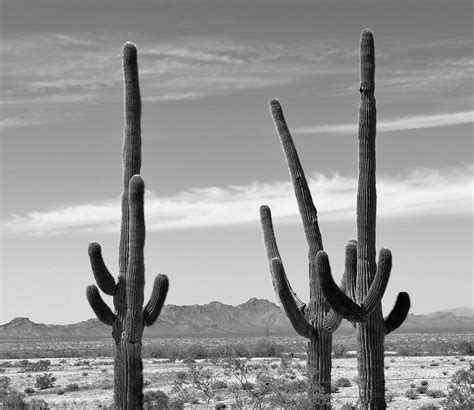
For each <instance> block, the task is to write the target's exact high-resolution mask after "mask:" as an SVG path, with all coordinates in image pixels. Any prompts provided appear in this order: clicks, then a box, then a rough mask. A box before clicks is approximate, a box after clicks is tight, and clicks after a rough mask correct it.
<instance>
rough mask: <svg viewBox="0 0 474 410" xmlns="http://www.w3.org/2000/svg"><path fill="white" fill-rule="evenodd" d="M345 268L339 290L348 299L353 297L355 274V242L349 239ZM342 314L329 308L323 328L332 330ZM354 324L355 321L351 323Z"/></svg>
mask: <svg viewBox="0 0 474 410" xmlns="http://www.w3.org/2000/svg"><path fill="white" fill-rule="evenodd" d="M344 260H345V263H344V265H345V269H344V274H343V275H342V281H341V286H340V289H341V292H343V293H345V294H346V295H347V296H348V297H349V298H350V299H352V300H354V298H355V284H356V282H355V281H356V276H357V242H356V241H355V240H353V239H352V240H350V241H349V243H348V244H347V245H346V255H345V259H344ZM341 321H342V316H341V315H340V314H339V313H337V312H336V311H335V310H334V309H331V310H330V311H329V312H328V313H327V314H326V316H325V318H324V322H323V326H324V330H326V331H328V332H332V331H334V330H336V329H337V328H338V327H339V325H340V324H341ZM353 325H354V326H355V323H353Z"/></svg>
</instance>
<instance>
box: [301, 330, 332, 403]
mask: <svg viewBox="0 0 474 410" xmlns="http://www.w3.org/2000/svg"><path fill="white" fill-rule="evenodd" d="M331 350H332V333H330V332H324V333H322V334H320V335H319V336H318V337H312V338H311V339H309V342H308V359H307V363H308V380H309V385H308V396H309V397H310V399H311V401H312V403H313V406H314V407H313V408H317V409H329V408H331V406H330V404H329V402H328V401H327V400H325V399H323V400H322V401H320V400H321V398H318V393H319V391H322V392H324V393H327V394H329V393H331V368H332V363H331Z"/></svg>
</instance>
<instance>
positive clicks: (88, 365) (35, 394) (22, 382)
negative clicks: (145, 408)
mask: <svg viewBox="0 0 474 410" xmlns="http://www.w3.org/2000/svg"><path fill="white" fill-rule="evenodd" d="M39 360H40V359H34V360H30V362H32V363H35V362H38V361H39ZM48 360H49V361H50V365H49V369H48V370H47V371H46V373H47V374H51V375H52V376H53V377H55V378H56V380H55V381H54V387H51V388H47V389H44V390H41V389H38V388H37V387H35V380H36V376H38V375H43V374H44V373H45V372H34V371H32V372H25V371H24V369H25V362H23V363H22V361H21V360H20V359H12V360H8V361H4V362H3V363H1V365H0V366H1V368H2V369H3V370H4V371H3V373H2V375H1V376H2V377H9V378H10V379H11V388H13V389H16V390H18V391H20V392H24V391H25V390H27V391H28V388H29V389H31V390H30V391H32V392H31V393H28V394H27V395H26V398H25V401H26V402H31V401H34V400H35V399H36V400H38V399H42V400H44V401H45V402H46V403H48V406H49V407H50V408H54V409H56V408H57V409H63V408H87V409H89V408H104V407H105V408H107V407H108V406H110V405H111V403H112V394H113V358H111V357H100V358H91V359H84V358H50V359H48ZM280 363H281V359H280V358H252V359H249V360H248V361H247V363H246V365H247V366H248V367H249V368H250V369H251V370H250V375H251V376H250V377H251V378H252V380H255V376H256V374H257V373H258V370H259V369H261V368H262V367H264V366H266V368H268V369H274V368H275V369H276V368H278V366H279V364H280ZM193 364H194V365H195V366H199V367H201V366H202V368H203V369H209V370H210V371H211V372H212V375H213V378H214V380H220V381H225V382H226V383H230V379H229V377H227V376H226V375H224V373H223V369H222V368H220V367H219V366H216V365H215V364H214V363H213V362H212V361H210V360H208V359H200V360H195V361H194V362H193ZM301 365H304V360H303V359H299V358H294V359H291V360H290V367H294V368H296V367H298V366H301ZM385 366H386V371H385V376H386V386H387V396H388V397H389V400H388V401H390V403H389V408H421V407H424V406H434V407H438V406H439V405H440V403H441V402H442V400H443V399H442V398H432V397H429V396H428V395H427V394H419V395H418V397H417V398H416V399H409V398H407V397H405V392H406V391H407V390H408V389H410V385H412V386H413V385H414V386H416V387H418V386H420V385H421V383H422V381H424V382H423V383H424V384H426V382H427V388H428V389H429V390H441V391H444V392H446V391H447V386H448V383H449V380H450V376H451V375H452V374H453V373H454V372H455V371H456V370H458V369H462V368H467V367H469V358H465V357H461V356H457V357H454V356H421V357H403V356H394V357H390V355H387V357H386V358H385ZM188 371H189V365H188V363H185V362H183V361H182V360H177V361H169V360H167V359H144V385H145V387H144V392H145V394H146V393H147V392H152V391H156V390H161V391H163V392H164V393H166V394H168V395H170V394H172V393H173V384H174V382H175V380H177V378H179V374H180V373H181V374H183V372H185V373H186V372H188ZM270 371H271V370H270ZM341 378H346V379H348V380H349V381H350V385H349V386H347V387H339V388H338V389H337V391H336V392H334V393H333V398H332V400H333V404H334V407H335V408H339V407H341V406H342V405H343V404H345V403H349V404H355V403H356V401H357V396H358V391H357V390H358V389H357V361H356V359H355V358H354V357H351V358H334V359H333V372H332V379H333V382H336V381H337V380H338V379H341ZM346 383H347V382H346ZM192 401H193V403H186V404H185V406H184V407H185V408H214V406H215V404H216V402H222V403H226V404H228V405H231V404H232V403H233V397H232V395H231V393H230V392H229V390H228V389H227V388H222V389H220V390H219V391H218V393H217V394H216V396H215V397H213V398H212V399H211V400H209V402H207V401H206V398H205V397H204V396H203V394H202V393H201V392H200V391H199V390H194V392H193V399H192Z"/></svg>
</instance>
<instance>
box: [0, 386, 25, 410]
mask: <svg viewBox="0 0 474 410" xmlns="http://www.w3.org/2000/svg"><path fill="white" fill-rule="evenodd" d="M24 398H25V393H22V392H19V391H18V390H12V391H9V392H8V393H6V394H5V395H3V397H2V404H3V407H4V408H6V409H15V410H23V409H26V403H25V401H24Z"/></svg>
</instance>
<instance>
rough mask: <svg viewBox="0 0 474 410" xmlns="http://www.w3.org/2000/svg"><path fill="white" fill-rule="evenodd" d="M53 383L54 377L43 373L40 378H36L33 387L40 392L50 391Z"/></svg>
mask: <svg viewBox="0 0 474 410" xmlns="http://www.w3.org/2000/svg"><path fill="white" fill-rule="evenodd" d="M55 381H56V377H54V376H53V374H52V373H45V374H43V375H42V376H36V383H35V387H37V388H38V389H40V390H44V389H50V388H51V387H53V386H54V382H55Z"/></svg>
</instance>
